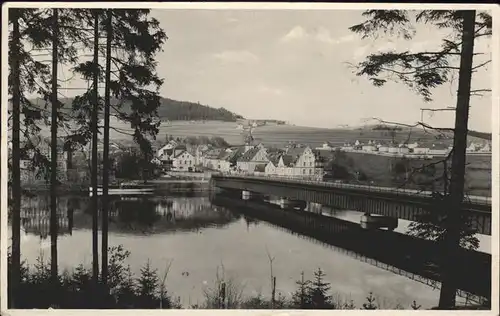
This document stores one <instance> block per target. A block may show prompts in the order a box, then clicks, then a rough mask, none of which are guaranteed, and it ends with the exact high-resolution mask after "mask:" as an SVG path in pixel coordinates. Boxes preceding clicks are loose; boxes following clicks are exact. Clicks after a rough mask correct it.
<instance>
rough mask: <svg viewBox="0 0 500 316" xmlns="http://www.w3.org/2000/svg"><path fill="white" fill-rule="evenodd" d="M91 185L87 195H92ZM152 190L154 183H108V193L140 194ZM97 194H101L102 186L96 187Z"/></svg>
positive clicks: (150, 192)
mask: <svg viewBox="0 0 500 316" xmlns="http://www.w3.org/2000/svg"><path fill="white" fill-rule="evenodd" d="M93 192H94V191H93V190H92V187H89V196H92V195H93ZM153 192H154V185H147V184H130V183H122V184H119V185H110V186H109V188H108V195H142V194H152V193H153ZM97 195H102V186H98V187H97Z"/></svg>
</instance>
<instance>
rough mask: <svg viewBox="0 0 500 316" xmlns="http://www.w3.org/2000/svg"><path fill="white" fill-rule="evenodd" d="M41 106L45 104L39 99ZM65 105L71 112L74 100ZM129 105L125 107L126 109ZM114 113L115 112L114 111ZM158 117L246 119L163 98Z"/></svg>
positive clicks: (200, 119)
mask: <svg viewBox="0 0 500 316" xmlns="http://www.w3.org/2000/svg"><path fill="white" fill-rule="evenodd" d="M36 101H37V102H39V103H40V104H43V103H45V102H44V101H43V100H41V99H37V100H36ZM60 101H61V102H62V103H63V104H64V109H66V110H69V109H70V107H71V102H72V101H73V99H72V98H65V99H60ZM112 102H113V101H112ZM126 107H127V105H124V108H125V109H126ZM112 112H114V111H112ZM158 116H159V117H160V119H161V120H162V121H167V120H168V121H223V122H236V121H237V120H240V119H244V118H243V116H241V115H238V114H235V113H233V112H231V111H228V110H226V109H225V108H218V109H216V108H213V107H210V106H208V105H203V104H200V103H193V102H189V101H177V100H172V99H168V98H161V105H160V107H159V108H158Z"/></svg>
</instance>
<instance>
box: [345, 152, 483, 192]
mask: <svg viewBox="0 0 500 316" xmlns="http://www.w3.org/2000/svg"><path fill="white" fill-rule="evenodd" d="M345 155H346V157H348V159H350V160H351V161H352V166H353V167H354V168H355V169H357V170H359V171H361V172H363V173H364V174H365V175H366V176H367V179H368V180H369V181H373V182H374V183H375V184H376V185H380V186H403V185H404V186H406V187H408V188H412V185H413V184H411V183H407V182H406V180H405V179H404V175H403V174H399V175H398V174H397V171H396V170H397V167H396V165H397V164H398V163H400V162H401V161H402V160H403V159H402V158H400V157H388V156H382V155H374V154H369V153H362V152H360V153H357V152H346V153H345ZM442 159H443V158H433V159H431V160H422V159H408V160H407V163H408V173H409V174H411V172H412V170H415V169H419V168H422V167H423V166H425V165H430V164H434V163H436V162H438V161H440V160H442ZM449 164H451V162H449ZM433 168H434V169H435V172H434V175H435V177H436V178H438V177H439V175H441V174H442V173H443V164H436V165H435V166H434V167H433ZM412 176H413V178H414V179H416V180H417V181H422V182H425V180H428V179H431V178H430V177H427V178H428V179H427V178H425V177H423V176H422V175H421V174H418V175H417V174H414V175H412ZM419 177H420V178H419ZM439 182H440V181H439V179H438V181H435V183H436V184H437V186H438V187H439V185H440V183H439ZM413 186H414V187H415V188H417V187H416V186H415V185H413ZM465 192H466V193H468V194H470V195H479V196H491V156H474V155H468V156H467V166H466V176H465Z"/></svg>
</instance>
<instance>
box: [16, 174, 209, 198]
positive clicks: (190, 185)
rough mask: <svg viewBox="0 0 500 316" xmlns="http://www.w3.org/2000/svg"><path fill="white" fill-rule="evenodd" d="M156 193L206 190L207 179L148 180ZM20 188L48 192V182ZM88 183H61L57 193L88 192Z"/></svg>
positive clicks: (35, 192) (26, 184) (25, 190)
mask: <svg viewBox="0 0 500 316" xmlns="http://www.w3.org/2000/svg"><path fill="white" fill-rule="evenodd" d="M147 184H148V185H149V186H151V185H153V186H154V191H155V192H156V193H164V192H207V191H208V190H209V179H201V178H200V179H184V178H159V179H154V180H149V181H148V182H147ZM139 185H140V183H139ZM21 189H22V190H23V192H24V193H27V194H44V193H48V192H50V184H48V183H24V184H22V187H21ZM88 192H89V184H76V183H63V184H62V185H60V186H58V187H57V193H58V194H78V195H79V194H88Z"/></svg>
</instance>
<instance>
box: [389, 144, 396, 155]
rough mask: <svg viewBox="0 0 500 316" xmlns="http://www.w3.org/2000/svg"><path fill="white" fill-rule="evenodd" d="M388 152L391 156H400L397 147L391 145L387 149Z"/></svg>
mask: <svg viewBox="0 0 500 316" xmlns="http://www.w3.org/2000/svg"><path fill="white" fill-rule="evenodd" d="M387 152H388V153H389V154H398V153H399V147H398V146H395V145H390V146H389V147H387Z"/></svg>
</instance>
